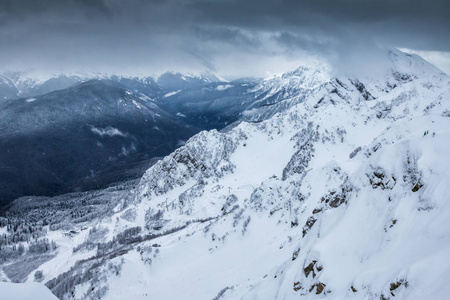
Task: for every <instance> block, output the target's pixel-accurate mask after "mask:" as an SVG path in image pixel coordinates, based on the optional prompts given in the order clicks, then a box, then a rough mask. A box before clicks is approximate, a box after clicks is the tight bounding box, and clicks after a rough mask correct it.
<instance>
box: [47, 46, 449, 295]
mask: <svg viewBox="0 0 450 300" xmlns="http://www.w3.org/2000/svg"><path fill="white" fill-rule="evenodd" d="M388 58H389V60H390V62H391V66H392V68H391V69H390V70H388V71H387V72H386V75H385V76H384V77H382V78H376V79H374V78H354V77H353V76H339V77H334V78H330V79H328V80H324V81H323V82H322V83H317V85H316V84H313V85H308V86H309V87H308V92H307V93H306V94H305V93H304V92H305V89H301V93H299V94H296V93H294V92H292V96H291V97H290V98H286V99H284V100H283V102H286V103H290V104H289V105H285V106H278V108H277V111H276V112H271V116H269V115H268V114H266V115H265V117H264V118H262V119H259V121H258V122H241V123H240V124H235V126H232V127H230V128H227V129H226V130H224V131H221V132H218V131H216V130H212V131H208V132H201V133H199V134H197V135H195V136H194V137H192V138H191V139H190V140H189V141H187V142H186V144H185V145H184V146H182V147H180V148H179V149H177V150H176V151H175V152H173V153H172V154H171V155H169V156H167V157H165V158H163V159H161V160H160V161H159V162H158V163H156V164H155V165H153V166H152V167H151V168H150V169H149V170H148V171H147V172H146V173H145V174H144V176H143V177H142V179H141V181H140V183H139V184H138V186H137V187H136V189H135V190H131V191H129V193H128V194H127V196H126V197H124V199H122V200H121V201H119V202H118V203H117V205H116V206H115V207H114V209H112V210H111V212H110V214H106V215H105V216H104V217H103V218H102V219H100V220H98V221H96V222H92V223H89V224H87V225H86V226H89V227H90V228H93V227H92V226H94V225H95V228H96V230H95V232H104V234H103V235H101V238H98V233H96V234H93V233H89V234H87V233H83V234H81V233H80V234H79V235H77V236H76V238H75V237H73V238H68V239H67V240H66V242H67V244H66V245H65V246H64V247H61V248H60V253H61V254H60V255H57V256H56V257H55V258H54V259H53V260H50V261H49V262H47V263H46V264H44V265H42V266H41V267H40V268H39V269H40V270H43V273H44V274H51V275H50V276H49V277H45V280H46V281H47V286H49V287H50V288H51V290H52V291H53V292H54V293H55V294H56V295H58V297H60V298H63V299H73V298H74V299H97V298H103V299H205V300H210V299H333V300H336V299H366V300H375V299H377V300H378V299H392V300H394V299H408V300H409V299H417V300H419V299H437V300H445V299H448V295H450V287H449V285H448V284H447V282H448V281H449V280H450V260H449V259H448V253H450V222H449V221H448V220H449V219H450V206H449V202H450V198H449V194H448V183H449V182H450V159H449V158H448V153H447V152H448V149H450V103H449V101H450V78H449V77H448V76H447V75H445V74H443V73H441V72H440V71H439V70H437V69H435V68H434V67H433V66H431V65H429V64H428V63H426V62H425V61H423V60H422V59H421V58H419V57H416V56H410V55H406V54H404V53H402V52H399V51H390V52H389V54H388ZM286 92H287V90H286ZM53 234H55V233H53ZM94 237H95V239H94ZM90 240H93V241H94V243H91V244H89V243H88V241H90ZM58 243H61V241H58ZM70 247H77V250H76V253H78V254H77V255H80V256H83V257H89V256H90V255H91V254H90V253H92V251H96V254H95V255H93V256H91V257H89V258H87V259H83V260H82V261H79V262H78V263H75V262H74V261H73V260H71V261H67V263H66V266H65V267H64V270H68V271H66V273H64V274H61V275H59V276H56V274H55V273H58V272H53V273H52V271H51V269H53V268H55V262H57V264H60V263H63V261H64V260H65V258H64V259H62V257H63V255H68V253H70V251H69V250H68V249H70ZM74 251H75V250H74ZM64 253H65V254H64ZM66 257H67V256H66ZM52 262H53V263H52ZM53 274H55V275H54V276H55V277H56V278H55V279H54V280H50V281H48V280H49V279H50V277H51V276H53ZM86 274H87V275H86ZM91 275H92V277H91Z"/></svg>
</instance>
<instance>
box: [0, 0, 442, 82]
mask: <svg viewBox="0 0 450 300" xmlns="http://www.w3.org/2000/svg"><path fill="white" fill-rule="evenodd" d="M449 37H450V2H449V1H448V0H433V1H423V0H378V1H372V0H370V1H369V0H341V1H337V0H296V1H294V0H284V1H283V0H281V1H275V0H259V1H255V0H227V1H225V0H167V1H163V0H150V1H144V0H127V1H121V0H39V1H38V0H2V1H0V41H1V42H0V65H1V66H3V67H4V68H5V69H6V68H9V69H15V68H38V69H48V70H53V71H58V70H81V71H99V72H119V73H120V72H121V73H133V72H141V73H156V72H162V71H164V70H167V69H174V70H181V71H188V70H194V71H195V70H204V69H210V70H212V71H218V72H219V73H225V74H229V75H235V76H241V75H262V76H263V75H266V74H264V72H265V71H267V70H268V71H278V69H283V68H285V67H287V66H289V64H290V63H296V62H298V61H301V60H302V59H303V60H305V59H310V58H311V57H315V56H320V57H325V58H328V59H330V60H334V61H340V62H345V61H346V60H345V59H343V58H345V57H349V53H351V54H352V56H355V55H357V54H358V55H361V56H362V57H365V55H367V57H372V56H371V55H370V54H369V53H371V52H372V50H373V49H376V46H375V45H378V46H392V47H401V48H410V49H416V50H419V51H446V52H448V51H450V38H449Z"/></svg>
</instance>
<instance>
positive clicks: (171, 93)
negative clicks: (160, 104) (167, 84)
mask: <svg viewBox="0 0 450 300" xmlns="http://www.w3.org/2000/svg"><path fill="white" fill-rule="evenodd" d="M179 92H181V90H178V91H175V92H170V93H167V94H165V95H164V98H167V97H170V96H173V95H176V94H178V93H179Z"/></svg>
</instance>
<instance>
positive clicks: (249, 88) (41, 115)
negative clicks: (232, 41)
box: [0, 69, 320, 204]
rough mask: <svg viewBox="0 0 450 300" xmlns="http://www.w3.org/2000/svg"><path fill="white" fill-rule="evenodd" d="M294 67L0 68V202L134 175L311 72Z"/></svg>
mask: <svg viewBox="0 0 450 300" xmlns="http://www.w3.org/2000/svg"><path fill="white" fill-rule="evenodd" d="M296 72H297V73H296ZM296 72H291V73H288V74H285V75H284V76H283V77H281V78H279V79H277V78H273V79H271V80H265V81H264V80H260V79H246V80H236V81H232V82H229V81H226V80H225V79H222V78H220V77H218V76H216V75H212V74H206V75H204V76H196V75H186V74H181V73H173V72H168V73H165V74H162V75H161V76H159V77H158V78H156V79H154V78H152V77H124V76H117V75H114V76H107V77H105V76H98V78H95V79H88V78H86V77H82V76H69V75H59V76H55V77H52V78H50V79H44V80H42V79H32V78H30V77H27V76H25V75H24V74H21V73H11V72H9V73H6V74H5V76H2V77H0V79H1V80H2V81H1V82H2V85H1V87H0V93H1V94H2V95H3V96H2V98H8V99H3V100H0V150H1V151H0V174H1V176H0V203H3V204H6V203H8V202H9V201H11V200H13V199H15V198H17V197H19V196H24V195H57V194H61V193H67V192H71V191H80V190H82V191H83V190H89V189H97V188H102V187H105V186H106V185H108V184H111V183H114V182H118V181H123V180H127V179H134V178H138V177H139V176H141V175H142V174H143V172H144V171H145V170H146V169H147V168H148V167H149V166H150V165H152V164H153V163H154V162H155V161H156V159H157V158H158V157H162V156H165V155H167V154H169V153H170V152H172V151H173V150H175V149H176V148H177V147H179V146H180V145H183V144H184V143H185V141H186V140H187V139H189V138H190V137H191V136H192V135H194V134H195V133H197V132H199V131H201V130H205V129H207V130H209V129H218V130H220V129H222V128H224V127H226V126H228V125H230V124H232V123H234V122H236V121H238V120H244V119H246V120H248V119H252V120H253V121H254V120H256V119H258V118H261V115H264V114H266V115H267V116H269V115H270V113H269V111H270V109H269V106H271V105H272V104H274V103H279V102H282V100H283V99H287V98H289V97H291V96H292V95H291V94H290V93H299V92H302V91H304V92H305V93H306V91H307V90H308V89H311V88H313V87H314V83H311V82H313V81H314V80H320V78H319V79H318V77H317V76H312V75H314V74H309V73H308V72H307V70H306V69H305V70H303V69H302V70H297V71H296ZM299 73H300V74H302V75H298V74H299ZM6 75H8V76H9V77H7V76H6ZM310 75H311V76H310ZM301 76H303V77H301ZM308 80H309V81H311V82H309V83H307V81H308ZM300 81H301V82H303V83H304V84H300V85H298V86H297V84H299V83H300ZM289 82H290V84H289ZM311 84H312V85H311ZM309 85H311V86H309ZM294 87H295V88H294ZM286 89H287V90H290V92H289V91H287V90H286ZM298 89H300V90H298ZM272 110H273V108H272ZM267 116H266V117H267Z"/></svg>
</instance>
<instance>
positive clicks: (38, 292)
mask: <svg viewBox="0 0 450 300" xmlns="http://www.w3.org/2000/svg"><path fill="white" fill-rule="evenodd" d="M0 291H1V295H2V299H3V300H30V299H36V300H54V299H57V298H56V297H55V296H54V295H52V293H51V292H50V291H49V290H48V289H47V288H46V287H45V286H44V285H43V284H39V283H35V282H32V283H27V284H23V283H6V282H0Z"/></svg>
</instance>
